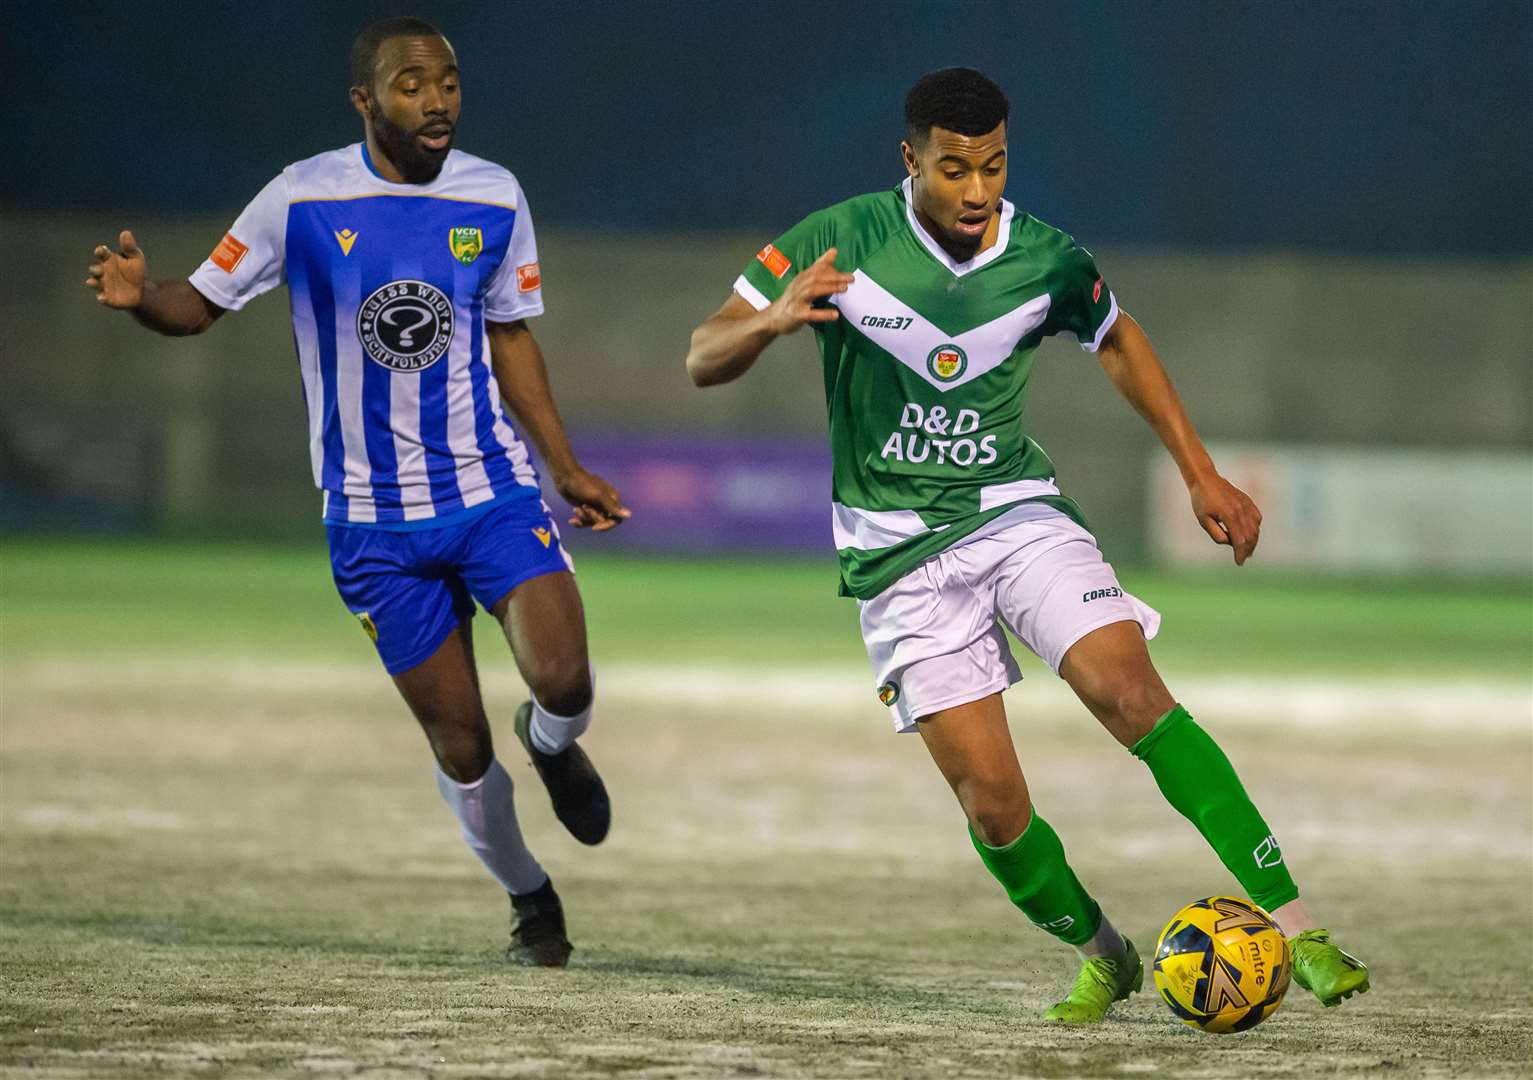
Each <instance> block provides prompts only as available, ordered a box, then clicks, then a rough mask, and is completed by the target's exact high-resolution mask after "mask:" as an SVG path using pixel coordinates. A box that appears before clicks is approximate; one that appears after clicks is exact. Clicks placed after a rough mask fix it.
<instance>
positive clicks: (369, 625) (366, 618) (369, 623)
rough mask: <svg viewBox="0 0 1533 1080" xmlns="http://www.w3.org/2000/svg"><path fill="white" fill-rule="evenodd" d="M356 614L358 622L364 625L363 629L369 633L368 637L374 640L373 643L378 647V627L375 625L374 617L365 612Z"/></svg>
mask: <svg viewBox="0 0 1533 1080" xmlns="http://www.w3.org/2000/svg"><path fill="white" fill-rule="evenodd" d="M356 614H357V622H359V623H361V624H362V629H363V630H365V631H366V632H367V636H368V637H370V638H372V640H373V643H374V644H375V645H376V644H377V642H378V627H377V626H376V625H375V624H374V623H373V617H372V616H371V615H369V614H368V613H367V612H365V611H359V612H357V613H356Z"/></svg>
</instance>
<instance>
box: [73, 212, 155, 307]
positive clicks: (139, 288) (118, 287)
mask: <svg viewBox="0 0 1533 1080" xmlns="http://www.w3.org/2000/svg"><path fill="white" fill-rule="evenodd" d="M117 246H118V248H119V250H118V251H113V250H112V249H111V248H109V247H107V246H106V245H105V244H98V245H97V246H96V250H95V251H94V252H92V254H93V255H95V257H96V261H95V262H93V263H92V264H91V267H90V276H89V277H87V278H86V279H85V285H86V287H87V288H91V289H95V290H96V302H97V303H98V304H105V305H106V306H107V307H111V308H136V307H138V304H139V301H140V300H142V299H143V297H144V270H145V268H146V267H147V265H148V264H147V262H146V260H145V259H144V253H143V251H142V250H141V249H140V248H139V246H138V242H137V241H135V240H134V239H133V234H132V233H131V232H129V231H128V230H127V229H124V230H123V231H122V234H121V235H120V236H118V238H117Z"/></svg>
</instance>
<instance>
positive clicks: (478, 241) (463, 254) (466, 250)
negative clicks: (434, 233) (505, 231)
mask: <svg viewBox="0 0 1533 1080" xmlns="http://www.w3.org/2000/svg"><path fill="white" fill-rule="evenodd" d="M447 246H448V247H450V248H452V257H453V258H454V259H457V260H458V261H459V262H460V263H462V264H463V265H464V266H467V265H468V264H469V263H471V262H473V261H474V260H475V259H477V258H479V253H480V252H481V251H483V250H484V232H483V231H482V230H480V229H478V228H475V227H473V226H471V225H462V226H459V227H458V228H455V229H450V230H448V233H447Z"/></svg>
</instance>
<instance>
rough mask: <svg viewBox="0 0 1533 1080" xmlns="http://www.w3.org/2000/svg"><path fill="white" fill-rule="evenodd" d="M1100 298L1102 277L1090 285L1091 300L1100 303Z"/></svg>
mask: <svg viewBox="0 0 1533 1080" xmlns="http://www.w3.org/2000/svg"><path fill="white" fill-rule="evenodd" d="M1101 300H1102V279H1101V278H1097V283H1096V284H1095V285H1093V286H1092V287H1091V302H1092V303H1093V304H1096V303H1100V302H1101Z"/></svg>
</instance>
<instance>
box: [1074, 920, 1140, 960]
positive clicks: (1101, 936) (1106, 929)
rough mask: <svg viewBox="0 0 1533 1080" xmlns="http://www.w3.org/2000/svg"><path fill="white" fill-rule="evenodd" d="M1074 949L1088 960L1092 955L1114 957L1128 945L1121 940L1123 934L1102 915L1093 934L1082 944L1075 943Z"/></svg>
mask: <svg viewBox="0 0 1533 1080" xmlns="http://www.w3.org/2000/svg"><path fill="white" fill-rule="evenodd" d="M1076 949H1077V950H1078V951H1079V952H1080V954H1081V955H1082V956H1084V957H1086V958H1087V959H1088V960H1089V959H1091V958H1092V957H1093V956H1108V957H1112V958H1114V959H1116V958H1117V957H1119V956H1122V955H1123V954H1124V953H1125V952H1127V951H1128V946H1127V945H1126V944H1124V942H1123V935H1122V934H1120V933H1118V930H1117V928H1116V927H1115V926H1113V924H1112V923H1111V922H1109V921H1108V919H1107V916H1106V915H1103V916H1102V925H1101V926H1099V927H1097V932H1096V934H1095V936H1093V937H1092V939H1091V940H1090V941H1088V942H1086V943H1085V944H1084V945H1077V946H1076Z"/></svg>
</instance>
